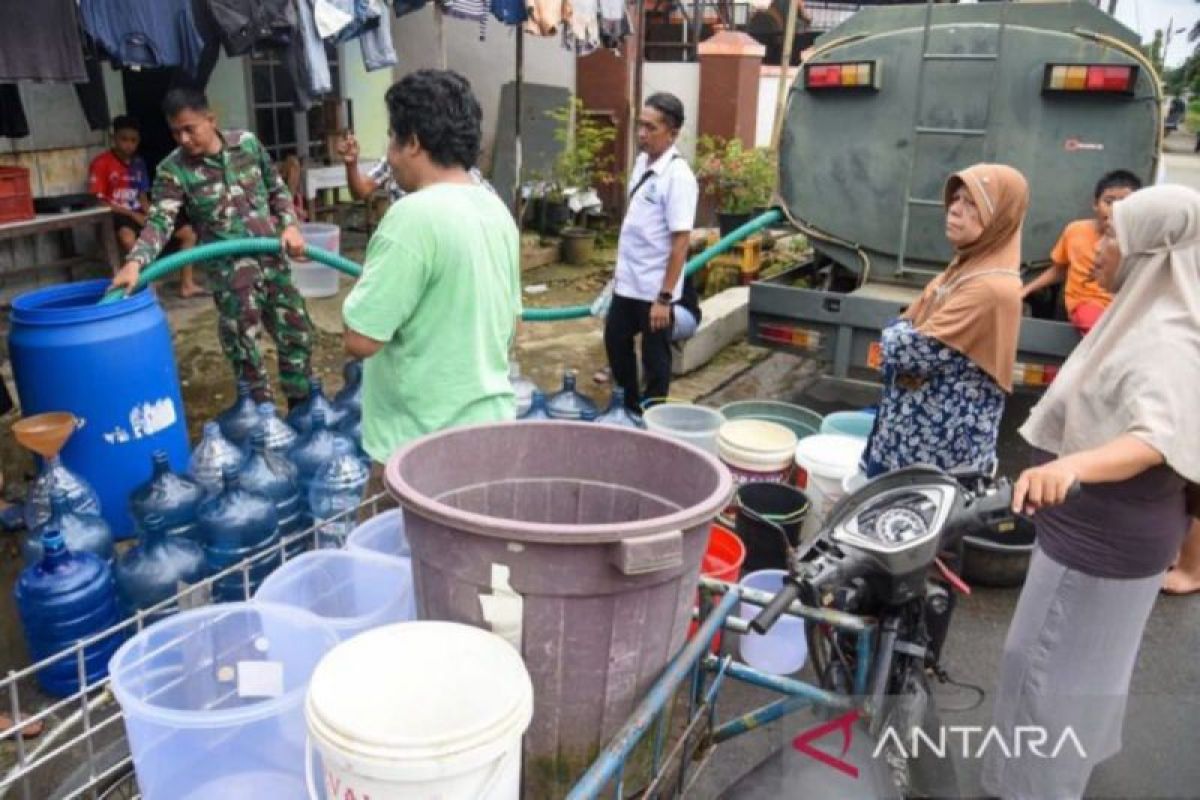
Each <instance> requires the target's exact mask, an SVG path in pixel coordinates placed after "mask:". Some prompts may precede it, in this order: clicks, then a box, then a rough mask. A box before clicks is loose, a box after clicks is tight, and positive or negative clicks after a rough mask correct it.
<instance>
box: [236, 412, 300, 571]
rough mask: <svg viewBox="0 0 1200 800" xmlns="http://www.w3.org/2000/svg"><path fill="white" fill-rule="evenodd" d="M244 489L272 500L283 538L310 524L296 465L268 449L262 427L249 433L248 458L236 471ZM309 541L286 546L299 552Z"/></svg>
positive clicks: (291, 551)
mask: <svg viewBox="0 0 1200 800" xmlns="http://www.w3.org/2000/svg"><path fill="white" fill-rule="evenodd" d="M238 480H239V482H240V483H241V486H242V488H243V489H245V490H246V491H249V492H257V493H258V494H261V495H265V496H266V497H268V498H270V499H271V502H273V503H274V504H275V513H276V515H277V516H278V518H279V536H280V537H281V538H285V537H288V536H292V535H294V534H297V533H300V532H301V531H303V530H304V529H305V528H307V527H308V526H309V524H310V522H309V517H308V511H307V508H306V506H305V503H304V500H303V499H302V498H301V497H300V489H299V487H298V485H297V483H296V467H295V465H293V464H292V462H290V461H288V460H287V459H286V458H285V457H283V456H281V455H279V454H278V453H272V452H271V451H270V450H268V449H267V445H266V439H265V437H264V435H263V432H262V431H261V430H258V431H255V432H254V433H253V434H252V435H251V436H250V458H248V459H246V463H245V464H243V465H242V468H241V470H239V472H238ZM310 544H311V542H309V541H306V540H297V541H296V542H294V543H293V544H292V545H289V546H288V553H289V554H291V555H294V554H296V553H299V552H302V551H303V550H304V549H305V548H307V547H308V546H309V545H310Z"/></svg>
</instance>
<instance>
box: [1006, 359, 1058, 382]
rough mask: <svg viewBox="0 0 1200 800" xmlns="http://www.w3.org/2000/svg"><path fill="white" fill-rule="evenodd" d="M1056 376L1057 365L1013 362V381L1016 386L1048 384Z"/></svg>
mask: <svg viewBox="0 0 1200 800" xmlns="http://www.w3.org/2000/svg"><path fill="white" fill-rule="evenodd" d="M1056 377H1058V365H1056V364H1036V363H1028V364H1025V363H1021V362H1019V361H1018V362H1017V363H1016V364H1013V383H1014V384H1015V385H1017V386H1034V387H1038V386H1049V385H1050V384H1051V383H1052V382H1053V381H1054V379H1055V378H1056Z"/></svg>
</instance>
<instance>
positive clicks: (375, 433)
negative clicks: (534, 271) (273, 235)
mask: <svg viewBox="0 0 1200 800" xmlns="http://www.w3.org/2000/svg"><path fill="white" fill-rule="evenodd" d="M519 261H520V235H519V234H518V232H517V226H516V225H515V224H514V223H513V219H512V215H511V214H510V213H509V212H508V209H507V208H505V206H504V204H503V203H502V202H501V201H500V199H499V198H497V197H496V195H495V194H493V193H492V192H490V191H488V190H487V189H486V188H483V187H480V186H468V185H465V184H451V183H438V184H434V185H432V186H428V187H426V188H424V189H422V190H420V191H418V192H414V193H412V194H409V195H407V196H405V197H404V198H403V199H402V200H399V201H398V202H396V203H394V204H393V205H392V207H391V208H390V209H389V210H388V213H387V215H386V216H385V217H384V218H383V221H382V222H380V223H379V227H378V229H376V231H375V234H374V235H373V236H372V237H371V241H370V243H369V244H368V245H367V261H366V265H365V266H364V268H363V274H362V277H361V278H360V279H359V281H358V284H357V285H355V287H354V289H353V290H352V291H351V292H350V295H349V297H347V298H346V303H345V305H344V306H343V307H342V316H343V318H344V319H345V322H346V325H347V327H349V328H351V329H352V330H354V331H356V332H358V333H360V334H362V335H363V336H367V337H369V338H371V339H375V340H376V341H380V342H384V343H385V344H384V346H383V348H382V349H381V350H379V352H377V353H376V354H375V355H373V356H372V357H371V358H368V359H367V360H366V363H365V364H364V367H363V418H362V432H363V433H362V435H363V448H364V449H365V450H366V451H367V453H368V454H369V455H370V456H371V458H372V459H373V460H375V461H378V462H380V463H382V462H385V461H386V460H387V459H388V457H389V456H391V454H392V453H393V452H394V451H395V450H396V448H397V447H399V446H400V445H402V444H404V443H405V442H408V441H409V440H411V439H415V438H417V437H418V436H423V435H425V434H427V433H431V432H433V431H437V430H442V429H443V428H449V427H452V426H456V425H467V424H472V423H479V422H493V421H497V420H504V419H512V418H513V416H514V415H515V413H516V405H515V400H514V397H513V391H512V385H511V384H510V383H509V381H508V348H509V345H510V343H511V342H512V338H513V333H514V331H515V329H516V322H517V317H518V315H519V314H520V313H521V278H520V263H519Z"/></svg>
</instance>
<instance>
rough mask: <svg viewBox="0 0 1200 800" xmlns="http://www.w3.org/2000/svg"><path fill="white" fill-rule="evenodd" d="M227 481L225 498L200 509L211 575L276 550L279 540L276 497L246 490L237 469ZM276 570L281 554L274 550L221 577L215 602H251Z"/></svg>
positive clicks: (229, 469) (215, 587)
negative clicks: (267, 554)
mask: <svg viewBox="0 0 1200 800" xmlns="http://www.w3.org/2000/svg"><path fill="white" fill-rule="evenodd" d="M223 478H224V487H223V489H222V491H221V492H220V494H218V495H216V496H215V497H211V498H209V499H208V500H205V501H204V503H202V504H201V505H200V530H201V532H202V533H203V535H204V557H205V560H206V561H207V562H208V569H209V571H210V572H212V573H217V572H220V571H221V570H223V569H225V568H227V567H230V566H232V565H234V564H236V563H237V562H239V561H241V560H242V559H245V558H249V557H251V556H255V555H259V554H261V553H264V552H266V551H268V550H271V549H272V548H273V547H274V545H275V544H276V542H278V541H279V516H278V514H276V512H275V504H274V503H273V502H271V499H270V498H269V497H267V496H266V495H261V494H258V493H257V492H249V491H246V490H245V489H243V488H242V487H241V484H240V482H239V481H238V476H237V472H236V471H235V468H234V467H232V466H228V467H226V468H225V473H224V475H223ZM277 566H279V554H278V553H277V552H273V553H272V554H271V555H270V556H269V557H267V556H264V557H263V558H260V559H258V560H256V561H255V562H254V563H253V564H251V565H250V566H249V568H247V569H245V570H236V571H235V572H233V573H232V574H230V575H226V576H225V577H223V578H220V579H219V580H217V581H216V583H215V584H213V600H214V601H216V602H218V603H227V602H232V601H236V600H246V599H249V597H250V596H251V595H253V594H254V590H255V589H257V588H258V585H259V584H260V583H262V580H263V578H265V577H266V576H267V575H269V574H270V573H271V570H273V569H275V567H277Z"/></svg>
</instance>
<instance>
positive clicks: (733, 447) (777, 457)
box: [717, 419, 797, 469]
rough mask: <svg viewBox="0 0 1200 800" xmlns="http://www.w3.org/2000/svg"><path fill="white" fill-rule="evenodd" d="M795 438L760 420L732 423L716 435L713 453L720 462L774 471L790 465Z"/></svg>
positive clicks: (736, 420) (785, 431)
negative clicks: (715, 449) (766, 468)
mask: <svg viewBox="0 0 1200 800" xmlns="http://www.w3.org/2000/svg"><path fill="white" fill-rule="evenodd" d="M796 441H797V438H796V434H795V433H794V432H793V431H791V430H789V429H788V428H785V427H784V426H783V425H780V424H779V423H777V422H767V421H766V420H761V419H735V420H730V421H729V422H726V423H725V424H723V425H722V426H721V429H720V430H719V431H718V432H717V449H718V451H719V452H720V454H721V458H722V460H724V461H729V462H733V463H734V464H735V465H736V466H743V465H744V466H746V468H749V469H752V468H754V467H756V466H771V467H777V466H779V464H780V462H782V464H783V465H784V466H786V465H787V464H790V463H791V460H792V455H793V453H794V452H795V450H796Z"/></svg>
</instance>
